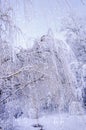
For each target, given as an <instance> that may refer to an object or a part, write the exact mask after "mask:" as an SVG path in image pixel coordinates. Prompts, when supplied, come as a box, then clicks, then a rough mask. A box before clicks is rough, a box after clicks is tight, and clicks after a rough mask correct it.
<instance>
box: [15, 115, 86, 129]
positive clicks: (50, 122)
mask: <svg viewBox="0 0 86 130" xmlns="http://www.w3.org/2000/svg"><path fill="white" fill-rule="evenodd" d="M36 122H37V121H36V120H35V119H28V118H18V119H16V120H15V121H14V126H15V129H16V130H19V129H21V130H86V115H85V116H83V115H76V116H75V115H67V114H58V115H47V116H43V117H41V118H40V119H39V121H38V122H39V124H41V125H42V126H43V129H40V128H37V127H33V125H34V124H36ZM19 127H20V128H19Z"/></svg>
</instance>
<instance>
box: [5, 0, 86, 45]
mask: <svg viewBox="0 0 86 130" xmlns="http://www.w3.org/2000/svg"><path fill="white" fill-rule="evenodd" d="M4 1H5V0H4ZM81 1H83V3H81ZM10 3H11V4H12V5H13V7H14V10H15V11H14V12H15V14H14V20H16V24H17V25H18V26H19V28H20V29H21V31H22V33H23V35H22V36H20V38H19V34H17V35H18V42H17V43H16V45H18V46H19V45H20V46H23V47H24V46H26V44H27V46H29V47H30V45H31V42H32V41H33V39H34V38H37V37H41V36H42V35H44V34H46V33H47V31H48V29H49V28H51V29H52V30H53V33H54V35H55V36H56V37H57V38H63V35H62V34H61V33H58V30H59V28H60V24H61V23H60V19H61V18H63V17H65V16H66V15H68V13H69V12H73V13H74V14H76V15H81V16H82V15H83V16H85V12H86V1H85V0H31V2H29V0H10ZM25 3H26V4H25ZM24 5H25V6H24ZM24 7H25V8H24ZM26 12H28V13H26Z"/></svg>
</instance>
